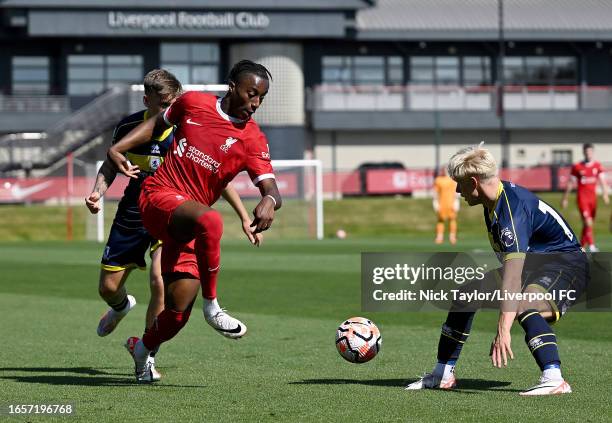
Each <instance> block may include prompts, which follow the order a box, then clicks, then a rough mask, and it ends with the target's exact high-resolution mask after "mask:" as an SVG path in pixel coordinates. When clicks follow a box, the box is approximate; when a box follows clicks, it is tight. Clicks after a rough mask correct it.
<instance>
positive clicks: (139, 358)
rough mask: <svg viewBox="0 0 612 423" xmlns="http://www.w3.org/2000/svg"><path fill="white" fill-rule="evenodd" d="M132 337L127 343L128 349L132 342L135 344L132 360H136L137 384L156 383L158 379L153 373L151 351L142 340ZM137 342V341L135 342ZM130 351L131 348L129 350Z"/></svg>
mask: <svg viewBox="0 0 612 423" xmlns="http://www.w3.org/2000/svg"><path fill="white" fill-rule="evenodd" d="M134 338H135V337H131V338H128V340H127V341H126V348H128V345H129V344H130V340H131V342H132V344H133V348H132V352H133V354H131V355H132V358H133V359H134V374H135V375H136V382H139V383H151V382H155V381H156V379H155V378H154V377H153V372H152V371H151V367H152V363H151V356H150V355H149V352H150V351H149V350H147V348H146V347H145V346H144V344H143V343H142V340H141V339H138V338H135V339H134ZM135 340H136V341H135ZM128 351H129V348H128Z"/></svg>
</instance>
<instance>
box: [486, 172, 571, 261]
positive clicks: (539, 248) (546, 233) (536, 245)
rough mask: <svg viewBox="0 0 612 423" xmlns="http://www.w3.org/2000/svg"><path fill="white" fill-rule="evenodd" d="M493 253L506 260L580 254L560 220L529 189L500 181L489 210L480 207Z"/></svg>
mask: <svg viewBox="0 0 612 423" xmlns="http://www.w3.org/2000/svg"><path fill="white" fill-rule="evenodd" d="M484 218H485V223H486V225H487V231H488V232H489V242H490V243H491V246H492V247H493V250H495V252H497V253H503V255H504V257H505V258H506V259H509V258H513V257H517V256H524V254H525V253H528V252H529V253H552V252H571V251H576V252H577V251H581V247H580V244H579V243H578V241H577V239H576V234H574V232H573V231H572V229H571V228H570V226H569V224H568V223H567V222H566V221H565V219H563V217H562V216H561V215H560V214H559V213H558V212H557V211H556V210H555V209H554V208H552V207H551V206H550V205H549V204H548V203H546V202H544V201H543V200H541V199H539V198H538V197H537V196H536V195H535V194H533V193H532V192H530V191H529V190H527V189H525V188H523V187H520V186H518V185H515V184H513V183H511V182H507V181H501V182H500V184H499V189H498V192H497V200H496V203H495V207H494V208H493V210H489V209H487V208H486V207H485V208H484Z"/></svg>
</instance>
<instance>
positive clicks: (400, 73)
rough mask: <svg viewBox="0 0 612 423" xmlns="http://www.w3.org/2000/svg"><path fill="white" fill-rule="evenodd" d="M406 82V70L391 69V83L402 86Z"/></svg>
mask: <svg viewBox="0 0 612 423" xmlns="http://www.w3.org/2000/svg"><path fill="white" fill-rule="evenodd" d="M403 82H404V68H403V67H401V68H395V67H394V68H389V83H390V84H395V85H397V84H401V83H403Z"/></svg>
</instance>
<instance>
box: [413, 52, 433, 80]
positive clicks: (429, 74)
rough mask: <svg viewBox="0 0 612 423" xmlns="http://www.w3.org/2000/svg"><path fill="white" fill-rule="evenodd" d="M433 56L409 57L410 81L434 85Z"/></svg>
mask: <svg viewBox="0 0 612 423" xmlns="http://www.w3.org/2000/svg"><path fill="white" fill-rule="evenodd" d="M434 69H435V67H434V58H433V57H430V56H424V57H418V56H417V57H411V58H410V83H412V84H424V85H434V84H435V78H434Z"/></svg>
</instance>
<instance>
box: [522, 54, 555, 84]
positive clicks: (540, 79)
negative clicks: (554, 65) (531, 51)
mask: <svg viewBox="0 0 612 423" xmlns="http://www.w3.org/2000/svg"><path fill="white" fill-rule="evenodd" d="M550 76H551V64H550V57H538V56H535V57H525V82H526V83H527V85H549V84H550V83H551V81H550Z"/></svg>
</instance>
